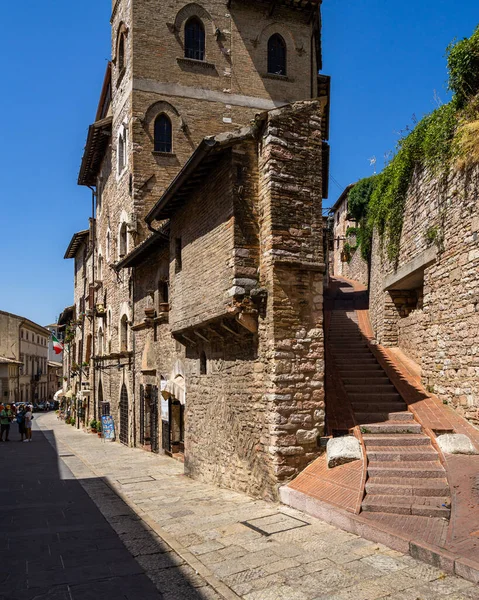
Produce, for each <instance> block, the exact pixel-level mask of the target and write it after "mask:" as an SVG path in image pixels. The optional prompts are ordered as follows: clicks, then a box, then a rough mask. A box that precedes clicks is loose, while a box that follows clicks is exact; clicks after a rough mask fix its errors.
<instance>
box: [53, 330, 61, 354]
mask: <svg viewBox="0 0 479 600" xmlns="http://www.w3.org/2000/svg"><path fill="white" fill-rule="evenodd" d="M52 340H53V349H54V350H55V354H61V353H62V352H63V344H62V343H60V342H59V341H58V340H57V338H56V337H55V336H54V335H53V333H52Z"/></svg>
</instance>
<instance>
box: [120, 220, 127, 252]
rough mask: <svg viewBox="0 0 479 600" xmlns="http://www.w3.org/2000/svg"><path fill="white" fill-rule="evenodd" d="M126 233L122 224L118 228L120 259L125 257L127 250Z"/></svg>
mask: <svg viewBox="0 0 479 600" xmlns="http://www.w3.org/2000/svg"><path fill="white" fill-rule="evenodd" d="M126 236H127V231H126V223H125V222H123V223H122V224H121V227H120V248H119V250H120V258H121V257H122V256H125V254H126V250H127V237H126Z"/></svg>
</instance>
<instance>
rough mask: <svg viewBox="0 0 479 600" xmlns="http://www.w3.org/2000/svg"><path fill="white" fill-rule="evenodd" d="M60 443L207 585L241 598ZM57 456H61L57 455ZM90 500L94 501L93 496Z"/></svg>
mask: <svg viewBox="0 0 479 600" xmlns="http://www.w3.org/2000/svg"><path fill="white" fill-rule="evenodd" d="M38 427H39V429H40V430H41V431H42V433H43V434H44V433H45V431H50V430H48V429H47V430H45V428H44V427H43V426H42V425H41V424H40V423H39V424H38ZM45 438H46V439H47V441H48V442H49V443H50V444H51V445H52V446H53V444H52V442H51V440H50V439H49V437H48V436H45ZM61 443H62V444H64V445H65V446H67V447H68V448H69V449H70V451H71V452H72V453H73V454H74V455H75V456H76V457H77V458H78V459H79V460H81V462H82V463H83V464H84V465H85V466H86V467H88V469H90V471H91V472H92V473H94V474H95V475H96V477H98V478H99V479H101V480H102V481H103V482H104V483H105V484H106V485H107V486H108V487H109V488H110V489H111V490H112V491H113V492H114V493H115V494H116V495H117V496H118V497H119V498H121V500H123V502H124V503H125V504H126V505H127V506H128V507H129V508H130V509H131V510H132V511H133V512H134V513H135V514H136V515H137V516H138V517H139V518H140V519H141V520H142V521H143V522H144V523H146V524H147V525H148V527H149V528H150V529H152V530H153V531H154V532H155V533H156V534H157V535H158V536H159V537H160V538H161V539H162V540H163V541H164V542H165V543H166V544H168V546H170V548H171V549H172V550H174V552H176V554H178V556H180V557H181V558H182V559H183V560H184V561H185V562H186V564H188V565H189V566H190V567H191V568H192V569H193V570H194V571H196V573H198V574H199V575H201V577H202V578H203V579H204V580H205V581H206V583H208V585H210V586H211V587H212V588H213V589H214V590H215V592H217V593H218V594H219V595H220V596H221V597H222V598H224V600H242V598H241V596H238V595H237V594H236V593H235V592H233V590H232V589H231V588H229V587H228V586H227V585H226V584H225V583H223V582H222V581H221V580H219V579H218V578H217V577H216V576H215V575H214V574H213V573H212V572H211V571H210V570H209V569H208V568H207V567H206V566H205V565H204V564H203V563H202V562H201V561H200V560H199V559H198V558H197V557H196V556H195V555H194V554H193V553H191V552H190V551H189V550H187V549H186V548H185V547H184V546H182V545H181V544H180V542H179V541H178V540H177V539H176V538H175V537H173V536H172V535H171V534H170V533H168V532H167V531H165V530H164V529H163V528H162V527H160V525H158V523H156V522H155V521H154V520H153V519H151V518H150V517H148V516H147V515H146V514H145V513H144V511H143V510H142V509H140V508H138V507H137V506H136V505H135V504H131V503H130V501H129V500H128V498H127V497H126V496H125V495H124V494H123V493H122V492H121V490H120V489H118V488H117V487H116V486H115V484H114V483H112V482H111V481H109V480H108V479H107V478H106V477H105V476H103V475H101V474H100V473H98V471H97V470H96V469H95V467H94V466H93V465H92V464H91V463H90V462H89V461H88V460H86V459H85V458H83V457H82V456H79V455H78V454H77V453H76V452H75V450H74V449H73V448H72V447H71V446H70V445H69V444H68V442H66V441H65V440H61ZM58 458H61V457H60V456H59V457H58ZM81 483H82V482H81V480H80V484H81ZM82 487H83V489H84V490H85V491H86V492H87V494H88V495H90V494H89V493H88V489H87V488H86V487H85V486H83V484H82ZM92 500H93V502H94V499H93V498H92Z"/></svg>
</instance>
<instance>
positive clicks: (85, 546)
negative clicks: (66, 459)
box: [0, 415, 162, 600]
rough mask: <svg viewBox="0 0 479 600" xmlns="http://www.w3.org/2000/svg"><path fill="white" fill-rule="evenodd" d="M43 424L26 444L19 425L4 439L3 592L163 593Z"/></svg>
mask: <svg viewBox="0 0 479 600" xmlns="http://www.w3.org/2000/svg"><path fill="white" fill-rule="evenodd" d="M35 417H36V415H35ZM36 422H37V418H35V423H36ZM35 429H36V428H34V431H33V441H32V442H31V443H27V444H25V443H20V441H19V440H20V438H19V435H18V432H17V426H16V425H12V426H11V430H12V431H11V435H10V442H8V443H5V442H3V443H0V461H1V480H0V598H1V599H2V600H30V599H32V600H33V599H38V600H40V599H49V600H93V599H94V598H103V599H105V600H110V599H111V600H113V599H115V600H117V599H120V598H123V599H125V598H128V599H131V600H133V599H137V598H141V599H142V600H143V599H145V600H161V598H162V596H161V594H160V593H159V592H158V590H157V589H156V587H155V585H154V584H153V583H152V582H151V580H150V579H149V578H148V577H147V576H146V575H145V573H144V572H143V569H142V568H141V567H140V565H139V564H138V562H137V561H135V559H134V558H133V556H132V555H131V554H130V552H128V550H127V549H126V548H125V546H124V544H123V543H122V541H121V539H120V538H119V537H118V535H117V532H116V531H115V530H114V528H113V527H112V526H111V525H110V524H109V523H108V522H107V520H106V519H105V517H104V516H103V514H102V513H101V512H100V510H99V509H98V507H97V506H96V505H95V503H94V502H93V501H92V500H91V498H90V497H89V496H88V494H87V493H86V492H85V490H84V489H83V487H82V486H81V485H80V483H79V482H78V481H77V480H76V479H75V477H74V475H73V474H72V472H71V471H70V469H68V467H67V466H66V465H65V464H64V463H63V461H62V460H59V459H58V456H57V451H56V449H55V448H54V447H52V445H51V444H49V443H48V442H47V440H46V439H45V437H44V436H43V435H42V434H41V433H40V432H39V431H38V430H35ZM125 508H126V510H128V511H129V509H127V507H125ZM129 512H130V514H132V513H131V511H129Z"/></svg>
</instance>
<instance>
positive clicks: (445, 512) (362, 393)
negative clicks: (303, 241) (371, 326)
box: [328, 300, 450, 519]
mask: <svg viewBox="0 0 479 600" xmlns="http://www.w3.org/2000/svg"><path fill="white" fill-rule="evenodd" d="M341 304H342V307H343V308H341V309H339V310H333V311H332V312H331V319H330V324H329V331H328V344H329V348H330V352H331V355H332V357H333V360H334V364H335V367H336V369H337V373H338V375H339V377H340V379H341V382H342V385H343V387H344V390H345V391H346V393H347V395H348V399H349V402H350V404H351V407H352V411H353V416H354V420H355V423H356V424H357V425H359V426H360V428H361V431H362V433H363V439H364V443H365V446H366V454H367V458H368V470H367V474H368V478H367V482H366V495H365V497H364V499H363V502H362V506H361V510H362V511H363V512H367V513H378V517H379V515H384V514H395V515H414V516H418V517H428V518H431V517H436V518H440V519H449V517H450V492H449V487H448V483H447V479H446V472H445V470H444V468H443V466H442V465H441V463H440V461H439V457H438V454H437V452H436V450H435V449H434V447H433V446H432V444H431V440H430V438H429V437H428V436H427V435H425V434H424V433H423V431H422V427H421V425H420V424H419V423H418V422H417V421H415V420H414V416H413V414H412V413H411V412H408V410H407V406H406V403H405V402H404V400H403V399H402V398H401V396H400V395H399V393H398V392H397V390H396V389H395V387H394V386H393V385H392V383H391V382H390V380H389V378H388V377H387V375H386V373H385V372H384V371H383V369H382V367H381V366H380V365H379V363H378V362H377V361H376V358H375V357H374V355H373V354H372V352H371V351H370V350H369V347H368V345H367V343H366V341H365V339H364V337H363V336H362V334H361V332H360V329H359V326H358V322H357V315H356V313H355V311H354V310H353V309H352V308H351V309H349V308H344V306H345V302H344V300H343V302H342V303H341ZM346 306H347V303H346ZM371 516H373V515H371Z"/></svg>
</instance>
